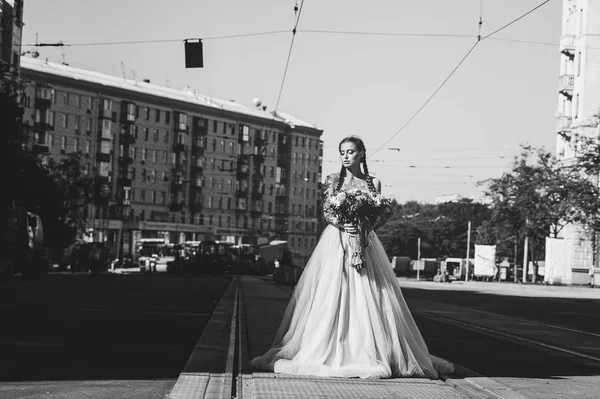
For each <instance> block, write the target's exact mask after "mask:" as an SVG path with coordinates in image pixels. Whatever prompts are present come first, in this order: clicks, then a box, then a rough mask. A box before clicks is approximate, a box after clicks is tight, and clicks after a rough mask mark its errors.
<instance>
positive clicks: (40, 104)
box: [35, 96, 52, 108]
mask: <svg viewBox="0 0 600 399" xmlns="http://www.w3.org/2000/svg"><path fill="white" fill-rule="evenodd" d="M51 105H52V100H51V99H50V98H45V97H41V96H36V97H35V107H36V108H50V106H51Z"/></svg>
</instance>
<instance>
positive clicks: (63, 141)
mask: <svg viewBox="0 0 600 399" xmlns="http://www.w3.org/2000/svg"><path fill="white" fill-rule="evenodd" d="M60 149H61V150H66V149H67V138H66V137H65V136H62V137H61V138H60Z"/></svg>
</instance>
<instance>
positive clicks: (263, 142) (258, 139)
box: [254, 136, 267, 147]
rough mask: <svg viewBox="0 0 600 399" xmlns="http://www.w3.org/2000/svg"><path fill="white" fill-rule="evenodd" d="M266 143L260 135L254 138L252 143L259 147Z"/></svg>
mask: <svg viewBox="0 0 600 399" xmlns="http://www.w3.org/2000/svg"><path fill="white" fill-rule="evenodd" d="M266 143H267V140H266V139H261V138H260V136H259V137H256V138H255V139H254V145H256V146H258V147H261V146H263V145H265V144H266Z"/></svg>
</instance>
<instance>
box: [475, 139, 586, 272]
mask: <svg viewBox="0 0 600 399" xmlns="http://www.w3.org/2000/svg"><path fill="white" fill-rule="evenodd" d="M485 183H486V184H487V185H488V187H487V191H486V194H487V196H488V197H489V198H490V199H491V200H492V218H491V224H490V226H486V227H485V228H486V229H487V230H486V233H487V234H491V233H492V232H494V233H495V235H496V245H497V246H498V249H499V251H498V252H499V254H501V256H502V255H503V256H508V254H510V252H513V251H514V250H513V251H511V247H512V246H514V243H515V242H518V241H520V240H522V239H524V237H528V238H529V243H530V245H529V248H530V251H531V259H532V260H533V261H534V264H536V263H537V260H538V259H539V258H540V257H541V254H542V253H543V252H544V249H545V239H546V237H548V236H552V237H557V236H558V234H559V233H560V231H561V230H562V229H563V228H564V227H565V226H566V225H567V224H569V223H574V222H577V221H578V220H580V219H581V212H580V211H579V204H580V202H581V198H587V197H589V196H590V195H594V192H595V191H594V189H593V187H592V186H591V185H590V183H589V181H588V180H586V179H584V178H582V177H581V174H579V173H577V172H576V171H574V170H573V169H572V168H568V167H565V166H564V165H562V164H561V163H560V162H559V161H558V160H557V159H556V157H555V156H554V155H552V154H550V153H548V152H547V151H545V150H544V149H536V148H533V147H531V146H522V152H521V154H519V155H518V156H516V157H515V159H514V161H513V164H512V169H511V171H510V172H507V173H504V174H503V175H502V176H501V177H499V178H495V179H489V180H487V181H486V182H485Z"/></svg>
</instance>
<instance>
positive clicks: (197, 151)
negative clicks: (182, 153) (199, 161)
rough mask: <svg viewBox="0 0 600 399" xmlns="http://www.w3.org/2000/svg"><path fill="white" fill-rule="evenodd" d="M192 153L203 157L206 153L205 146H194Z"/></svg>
mask: <svg viewBox="0 0 600 399" xmlns="http://www.w3.org/2000/svg"><path fill="white" fill-rule="evenodd" d="M192 155H195V156H197V157H201V156H203V155H204V148H202V147H198V146H195V145H194V146H192Z"/></svg>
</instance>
